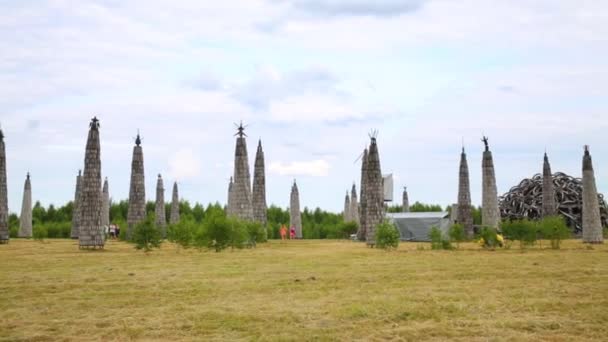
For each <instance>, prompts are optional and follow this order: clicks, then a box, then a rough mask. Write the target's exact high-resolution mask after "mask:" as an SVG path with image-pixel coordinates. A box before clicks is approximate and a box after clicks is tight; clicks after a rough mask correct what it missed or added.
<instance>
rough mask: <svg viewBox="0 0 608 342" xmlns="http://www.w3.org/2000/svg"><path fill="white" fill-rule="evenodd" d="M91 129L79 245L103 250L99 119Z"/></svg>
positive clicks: (80, 208)
mask: <svg viewBox="0 0 608 342" xmlns="http://www.w3.org/2000/svg"><path fill="white" fill-rule="evenodd" d="M89 127H90V129H89V137H88V139H87V147H86V152H85V157H84V173H83V175H82V189H81V202H80V207H79V212H80V214H79V220H80V224H79V233H78V244H79V246H80V247H81V248H82V247H85V248H89V247H92V248H97V247H101V248H103V246H104V244H105V237H104V231H103V228H102V226H101V148H100V144H99V122H98V120H97V118H93V120H91V124H90V126H89Z"/></svg>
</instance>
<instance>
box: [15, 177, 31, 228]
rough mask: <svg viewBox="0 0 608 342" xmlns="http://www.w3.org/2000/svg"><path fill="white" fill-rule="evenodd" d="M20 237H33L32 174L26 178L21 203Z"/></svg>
mask: <svg viewBox="0 0 608 342" xmlns="http://www.w3.org/2000/svg"><path fill="white" fill-rule="evenodd" d="M18 236H19V237H22V238H31V237H32V184H31V182H30V174H29V173H28V174H27V177H26V178H25V185H24V187H23V202H22V204H21V216H19V233H18Z"/></svg>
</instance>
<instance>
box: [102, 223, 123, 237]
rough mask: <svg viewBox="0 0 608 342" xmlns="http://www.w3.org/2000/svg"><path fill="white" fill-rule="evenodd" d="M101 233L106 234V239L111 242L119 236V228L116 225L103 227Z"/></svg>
mask: <svg viewBox="0 0 608 342" xmlns="http://www.w3.org/2000/svg"><path fill="white" fill-rule="evenodd" d="M103 228H104V229H103V231H104V233H105V234H106V239H107V238H108V237H110V239H112V240H116V239H117V238H118V237H119V236H120V227H119V226H118V225H117V224H113V223H112V224H111V225H109V226H104V227H103Z"/></svg>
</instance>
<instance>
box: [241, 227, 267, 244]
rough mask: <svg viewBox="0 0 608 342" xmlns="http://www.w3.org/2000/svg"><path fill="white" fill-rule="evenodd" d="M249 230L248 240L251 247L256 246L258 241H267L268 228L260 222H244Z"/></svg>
mask: <svg viewBox="0 0 608 342" xmlns="http://www.w3.org/2000/svg"><path fill="white" fill-rule="evenodd" d="M242 224H244V225H245V229H246V230H247V240H248V244H249V246H251V247H255V246H256V244H257V243H258V242H260V243H261V242H266V229H265V228H264V226H262V224H261V223H259V222H253V221H252V222H243V223H242Z"/></svg>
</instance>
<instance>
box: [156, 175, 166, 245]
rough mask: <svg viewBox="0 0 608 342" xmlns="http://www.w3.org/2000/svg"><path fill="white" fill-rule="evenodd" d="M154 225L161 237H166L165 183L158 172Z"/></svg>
mask: <svg viewBox="0 0 608 342" xmlns="http://www.w3.org/2000/svg"><path fill="white" fill-rule="evenodd" d="M155 214H156V221H155V222H156V227H157V228H158V229H159V230H160V234H161V236H162V237H163V238H166V237H167V216H166V214H165V185H164V184H163V177H162V176H161V175H160V174H159V175H158V180H157V181H156V210H155Z"/></svg>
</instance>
